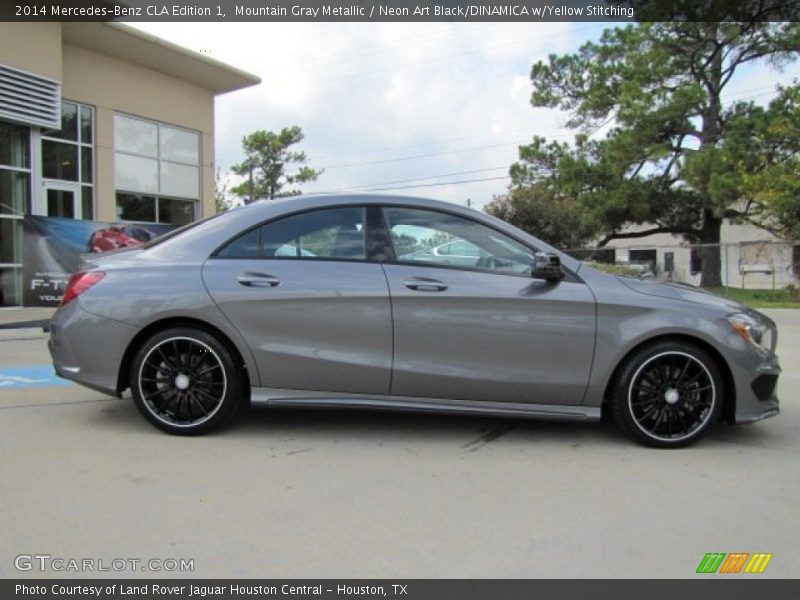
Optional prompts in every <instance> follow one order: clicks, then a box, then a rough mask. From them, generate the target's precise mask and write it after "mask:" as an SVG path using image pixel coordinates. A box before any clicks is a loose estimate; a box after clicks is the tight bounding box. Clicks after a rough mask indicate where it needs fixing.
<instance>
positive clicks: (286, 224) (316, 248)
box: [261, 207, 367, 260]
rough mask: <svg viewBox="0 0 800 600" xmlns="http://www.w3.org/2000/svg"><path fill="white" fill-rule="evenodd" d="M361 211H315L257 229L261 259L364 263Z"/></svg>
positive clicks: (343, 209)
mask: <svg viewBox="0 0 800 600" xmlns="http://www.w3.org/2000/svg"><path fill="white" fill-rule="evenodd" d="M364 235H365V228H364V209H363V208H356V207H352V208H351V207H348V208H331V209H325V210H315V211H311V212H307V213H301V214H298V215H292V216H291V217H286V218H285V219H280V220H278V221H273V222H272V223H267V224H266V225H264V226H263V227H262V228H261V251H262V256H263V257H264V258H347V259H357V260H365V259H366V258H367V253H366V244H365V242H364Z"/></svg>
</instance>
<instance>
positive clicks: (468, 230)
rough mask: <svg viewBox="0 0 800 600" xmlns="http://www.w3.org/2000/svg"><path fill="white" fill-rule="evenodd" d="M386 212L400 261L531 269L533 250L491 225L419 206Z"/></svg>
mask: <svg viewBox="0 0 800 600" xmlns="http://www.w3.org/2000/svg"><path fill="white" fill-rule="evenodd" d="M384 215H385V217H386V224H387V226H388V228H389V233H390V234H391V237H392V244H393V245H394V250H395V254H396V256H397V261H398V262H401V263H421V264H428V265H431V266H452V267H465V268H470V269H482V270H486V271H493V272H499V273H514V274H521V275H522V274H524V275H527V274H529V273H530V270H531V265H532V263H533V253H532V251H531V250H530V249H529V248H528V247H526V246H524V245H522V244H520V243H519V242H517V241H515V240H513V239H511V238H509V237H507V236H505V235H503V234H502V233H500V232H498V231H495V230H494V229H492V228H491V227H486V226H485V225H481V224H480V223H476V222H475V221H471V220H470V219H465V218H463V217H458V216H455V215H450V214H447V213H441V212H437V211H432V210H424V209H416V208H391V207H389V208H385V209H384Z"/></svg>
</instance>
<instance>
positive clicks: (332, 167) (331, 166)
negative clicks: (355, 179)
mask: <svg viewBox="0 0 800 600" xmlns="http://www.w3.org/2000/svg"><path fill="white" fill-rule="evenodd" d="M526 142H530V140H520V141H516V142H506V143H503V144H487V145H485V146H473V147H471V148H461V149H460V150H450V151H448V152H433V153H430V154H415V155H413V156H401V157H399V158H385V159H381V160H371V161H368V162H361V163H350V164H345V165H330V166H327V167H324V168H325V169H326V170H329V169H349V168H352V167H366V166H369V165H379V164H385V163H391V162H402V161H407V160H418V159H420V158H433V157H435V156H449V155H451V154H463V153H465V152H475V151H477V150H486V149H487V148H500V147H505V146H510V145H512V144H524V143H526Z"/></svg>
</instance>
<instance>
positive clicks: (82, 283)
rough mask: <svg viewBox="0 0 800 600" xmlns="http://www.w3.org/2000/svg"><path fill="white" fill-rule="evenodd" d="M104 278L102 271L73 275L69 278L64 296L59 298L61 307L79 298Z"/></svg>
mask: <svg viewBox="0 0 800 600" xmlns="http://www.w3.org/2000/svg"><path fill="white" fill-rule="evenodd" d="M105 276H106V274H105V273H103V272H102V271H89V272H88V273H87V272H83V271H81V272H79V273H75V275H73V276H72V277H70V278H69V283H67V289H66V290H64V296H63V297H62V298H61V306H64V305H65V304H66V303H67V302H70V301H71V300H74V299H75V298H77V297H78V296H80V295H81V294H82V293H83V292H85V291H86V290H88V289H89V288H90V287H92V286H93V285H94V284H95V283H97V282H98V281H100V280H101V279H102V278H103V277H105Z"/></svg>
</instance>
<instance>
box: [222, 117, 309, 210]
mask: <svg viewBox="0 0 800 600" xmlns="http://www.w3.org/2000/svg"><path fill="white" fill-rule="evenodd" d="M303 138H304V135H303V131H302V130H301V129H300V128H299V127H297V126H293V127H284V128H283V129H281V130H280V132H278V133H275V132H272V131H264V130H261V131H254V132H253V133H251V134H250V135H246V136H245V137H244V138H242V149H243V150H244V154H245V159H244V161H243V162H241V163H239V164H238V165H234V166H233V167H231V170H232V171H233V172H234V173H236V174H237V175H241V176H244V177H245V181H243V182H242V183H240V184H239V185H237V186H235V187H233V188H232V189H231V192H232V193H234V194H236V195H237V196H241V197H242V198H244V199H245V203H250V202H253V201H254V200H258V199H261V198H266V199H269V200H271V199H273V198H282V197H285V196H296V195H298V194H300V193H301V192H300V190H298V189H296V188H293V187H292V186H295V185H299V184H303V183H306V182H309V181H315V180H316V179H317V177H319V175H320V174H321V173H322V171H318V170H315V169H312V168H311V167H309V166H308V165H307V164H306V163H307V162H308V158H307V157H306V154H305V152H301V151H297V150H292V149H291V148H292V146H294V145H295V144H297V143H299V142H301V141H302V140H303ZM292 167H296V169H295V170H294V171H292V172H288V169H289V168H292Z"/></svg>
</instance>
